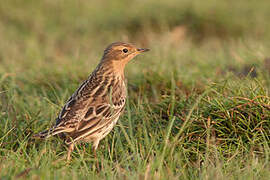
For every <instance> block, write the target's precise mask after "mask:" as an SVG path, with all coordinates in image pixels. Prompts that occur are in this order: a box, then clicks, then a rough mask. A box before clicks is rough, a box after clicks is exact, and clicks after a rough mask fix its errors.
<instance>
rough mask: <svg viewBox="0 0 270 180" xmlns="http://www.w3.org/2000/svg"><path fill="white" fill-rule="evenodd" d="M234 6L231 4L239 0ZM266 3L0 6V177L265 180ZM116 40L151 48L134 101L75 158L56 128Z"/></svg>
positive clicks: (133, 81)
mask: <svg viewBox="0 0 270 180" xmlns="http://www.w3.org/2000/svg"><path fill="white" fill-rule="evenodd" d="M232 4H233V6H232ZM267 5H268V2H267V1H266V0H265V1H261V2H260V3H258V2H255V1H249V2H248V3H247V2H246V1H244V0H239V1H237V2H235V1H231V0H229V1H226V2H225V1H224V2H221V1H212V0H206V1H204V2H201V1H197V0H195V1H192V2H190V1H186V0H181V1H175V0H169V1H166V2H165V1H164V2H163V1H161V2H156V1H154V0H150V1H147V2H144V1H138V2H137V1H136V2H129V3H127V2H125V1H120V0H117V1H113V2H104V1H96V2H93V3H89V2H87V1H76V2H75V1H71V0H67V1H62V0H58V1H50V0H48V1H27V2H25V1H19V0H11V1H6V2H3V3H1V5H0V40H1V43H0V99H1V101H0V112H1V113H0V178H1V179H16V178H18V177H21V178H26V179H86V178H87V179H91V178H95V179H105V178H106V179H269V177H270V173H269V172H270V171H269V170H270V166H269V153H270V148H269V145H270V97H269V90H270V64H269V63H270V61H269V52H270V44H269V40H270V33H269V31H268V29H269V23H266V22H267V19H269V17H270V14H269V12H270V11H269V10H270V9H269V6H267ZM113 41H129V42H133V43H134V44H136V45H138V46H142V47H148V48H150V49H151V51H150V52H148V53H147V54H144V55H143V56H139V57H136V59H134V61H132V62H130V63H129V65H128V66H127V68H126V77H127V79H128V96H129V98H128V102H127V107H126V110H125V113H124V115H123V116H122V117H121V118H120V120H119V122H118V124H117V126H116V127H115V128H114V130H113V131H112V132H111V133H110V134H109V135H108V136H107V137H106V138H105V139H104V140H103V141H102V142H101V144H100V147H99V151H98V157H99V162H100V164H101V166H102V171H101V172H97V171H96V168H95V159H94V157H93V154H92V152H91V144H78V145H77V146H76V148H75V151H74V153H73V154H72V156H73V158H72V161H71V162H70V163H67V162H66V161H65V154H66V147H65V146H64V145H63V142H62V141H61V140H59V139H57V138H51V139H49V140H47V141H36V140H35V141H34V140H32V139H31V136H32V135H33V134H34V133H37V132H39V131H41V130H43V129H46V128H48V127H49V126H51V125H53V124H54V120H55V117H56V115H57V113H58V112H59V110H60V109H61V107H62V106H63V105H64V103H65V101H66V100H67V99H68V98H69V96H70V95H71V94H72V93H73V92H74V90H75V89H76V88H77V87H78V86H79V84H80V83H81V82H82V81H83V80H84V79H85V78H86V77H87V76H88V75H89V73H90V72H91V71H92V70H93V69H94V68H95V66H96V65H97V63H98V61H99V59H100V58H101V55H102V50H103V49H104V48H105V47H106V46H107V45H108V44H109V43H111V42H113Z"/></svg>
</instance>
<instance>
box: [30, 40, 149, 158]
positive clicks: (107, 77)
mask: <svg viewBox="0 0 270 180" xmlns="http://www.w3.org/2000/svg"><path fill="white" fill-rule="evenodd" d="M147 51H149V49H147V48H137V47H136V46H135V45H133V44H131V43H124V42H114V43H112V44H110V45H109V46H108V47H107V48H106V49H105V50H104V53H103V56H102V58H101V60H100V62H99V64H98V65H97V67H96V68H95V69H94V71H93V72H92V73H91V74H90V75H89V76H88V78H87V79H86V80H85V81H83V83H82V84H81V85H80V86H79V88H78V89H77V90H76V91H75V92H74V93H73V94H72V95H71V97H70V98H69V99H68V100H67V102H66V103H65V105H64V106H63V108H62V110H61V111H60V113H59V115H58V116H57V118H56V122H55V125H54V126H52V127H51V128H50V129H48V130H45V131H42V132H40V133H38V134H35V135H34V138H40V139H46V138H49V137H51V136H55V135H58V136H59V137H60V138H61V139H63V140H64V142H65V143H66V144H67V145H68V152H67V160H68V161H69V160H70V159H71V153H72V152H73V150H74V145H75V144H76V143H77V142H92V143H93V145H92V148H93V153H94V156H95V158H96V150H97V148H98V145H99V142H100V141H101V140H102V139H103V138H104V137H105V136H107V135H108V134H109V133H110V132H111V130H112V129H113V127H114V126H115V125H116V123H117V121H118V119H119V117H120V115H121V114H122V113H123V111H124V107H125V103H126V96H127V93H126V83H125V76H124V69H125V66H126V64H127V63H128V62H129V61H130V60H132V59H133V58H134V57H135V56H137V55H139V54H141V53H143V52H147Z"/></svg>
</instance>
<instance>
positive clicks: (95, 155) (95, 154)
mask: <svg viewBox="0 0 270 180" xmlns="http://www.w3.org/2000/svg"><path fill="white" fill-rule="evenodd" d="M98 144H99V141H96V142H94V144H93V153H94V157H95V161H96V168H97V171H100V168H99V163H98V159H97V147H98Z"/></svg>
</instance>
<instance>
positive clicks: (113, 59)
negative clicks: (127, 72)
mask: <svg viewBox="0 0 270 180" xmlns="http://www.w3.org/2000/svg"><path fill="white" fill-rule="evenodd" d="M146 51H149V49H145V48H137V47H135V46H134V45H132V44H129V43H123V42H115V43H112V44H110V45H109V46H108V47H107V48H106V49H105V50H104V54H103V57H102V62H109V63H111V64H113V66H114V67H115V68H117V69H119V70H123V69H124V67H125V65H126V64H127V63H128V62H129V61H130V60H131V59H132V58H134V57H135V56H137V55H138V54H141V53H143V52H146Z"/></svg>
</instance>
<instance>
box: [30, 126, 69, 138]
mask: <svg viewBox="0 0 270 180" xmlns="http://www.w3.org/2000/svg"><path fill="white" fill-rule="evenodd" d="M62 132H65V129H64V128H57V129H55V128H51V129H49V130H45V131H42V132H40V133H38V134H35V135H33V138H40V139H46V138H49V137H51V136H54V135H57V134H59V133H62Z"/></svg>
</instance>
